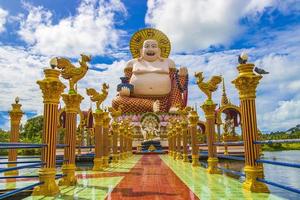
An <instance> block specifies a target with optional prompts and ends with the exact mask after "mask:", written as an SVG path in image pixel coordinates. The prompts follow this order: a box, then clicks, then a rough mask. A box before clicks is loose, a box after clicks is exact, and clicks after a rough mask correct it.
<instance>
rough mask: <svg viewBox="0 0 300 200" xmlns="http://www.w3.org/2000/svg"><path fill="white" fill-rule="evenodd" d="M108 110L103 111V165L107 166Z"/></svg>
mask: <svg viewBox="0 0 300 200" xmlns="http://www.w3.org/2000/svg"><path fill="white" fill-rule="evenodd" d="M109 122H110V117H109V112H104V115H103V167H109V162H108V161H109V137H108V132H109Z"/></svg>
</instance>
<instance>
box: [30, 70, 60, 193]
mask: <svg viewBox="0 0 300 200" xmlns="http://www.w3.org/2000/svg"><path fill="white" fill-rule="evenodd" d="M44 74H45V78H44V80H41V81H37V84H38V85H39V86H40V89H41V90H42V93H43V99H44V130H43V138H42V141H43V143H44V144H47V147H45V148H43V149H42V159H41V160H42V162H43V163H45V165H44V166H43V167H42V168H41V169H40V170H39V179H40V182H44V184H43V185H40V186H37V187H35V188H34V190H33V192H32V195H34V196H35V195H44V196H54V195H56V194H58V193H59V188H58V186H57V184H56V182H55V174H56V141H57V140H56V137H57V124H58V122H57V120H58V117H57V116H58V103H59V99H60V95H61V93H62V92H63V90H64V89H65V87H66V86H65V85H64V84H63V83H62V82H61V81H60V80H59V78H58V77H59V75H60V71H58V70H55V69H45V70H44Z"/></svg>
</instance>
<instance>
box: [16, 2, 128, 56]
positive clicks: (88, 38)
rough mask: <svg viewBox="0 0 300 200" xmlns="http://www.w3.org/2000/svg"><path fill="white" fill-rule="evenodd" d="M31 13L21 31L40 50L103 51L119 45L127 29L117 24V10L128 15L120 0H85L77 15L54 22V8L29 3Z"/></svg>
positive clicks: (63, 52)
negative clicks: (52, 10) (122, 29)
mask: <svg viewBox="0 0 300 200" xmlns="http://www.w3.org/2000/svg"><path fill="white" fill-rule="evenodd" d="M25 8H26V9H27V10H28V12H29V14H28V15H27V17H26V18H25V19H23V20H22V21H21V27H20V30H19V31H18V34H19V35H20V36H21V38H22V39H23V40H24V41H25V42H26V43H28V44H29V46H30V47H31V48H32V49H33V51H35V52H36V53H39V54H43V55H50V56H53V55H56V56H57V55H61V56H69V57H76V56H78V55H79V54H80V53H87V54H92V55H103V54H105V53H107V52H108V50H109V49H110V48H114V47H117V44H118V42H119V39H120V35H121V34H123V31H121V30H118V29H116V28H115V24H116V23H117V22H116V19H115V15H116V14H119V15H120V14H121V15H123V16H126V14H127V11H126V8H125V6H124V5H123V4H122V2H121V1H120V0H110V1H105V0H99V1H96V0H83V1H81V3H80V5H79V7H78V8H77V11H76V14H75V15H74V16H69V17H66V18H63V19H60V20H59V21H58V22H57V23H54V22H53V16H52V15H53V14H52V12H51V11H49V10H47V9H45V8H43V7H41V6H38V7H35V6H32V5H30V4H25Z"/></svg>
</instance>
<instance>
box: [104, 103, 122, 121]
mask: <svg viewBox="0 0 300 200" xmlns="http://www.w3.org/2000/svg"><path fill="white" fill-rule="evenodd" d="M122 108H123V106H122V105H121V106H119V107H118V109H114V108H113V107H109V108H108V111H109V112H110V113H111V116H112V118H113V119H114V121H117V118H118V117H120V116H121V115H122Z"/></svg>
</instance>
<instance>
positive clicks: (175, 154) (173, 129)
mask: <svg viewBox="0 0 300 200" xmlns="http://www.w3.org/2000/svg"><path fill="white" fill-rule="evenodd" d="M172 135H173V149H174V151H173V159H174V160H175V159H176V157H177V133H176V120H174V122H173V126H172Z"/></svg>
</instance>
